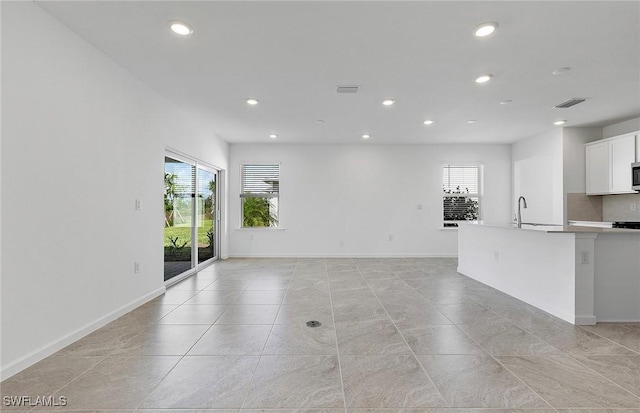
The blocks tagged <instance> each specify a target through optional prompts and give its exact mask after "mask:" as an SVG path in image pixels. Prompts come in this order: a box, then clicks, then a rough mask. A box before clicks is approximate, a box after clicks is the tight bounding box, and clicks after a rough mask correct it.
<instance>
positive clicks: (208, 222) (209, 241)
mask: <svg viewBox="0 0 640 413" xmlns="http://www.w3.org/2000/svg"><path fill="white" fill-rule="evenodd" d="M216 178H217V176H216V174H215V173H214V172H211V171H208V170H206V169H202V168H200V167H199V168H198V198H197V199H198V220H197V222H196V225H197V226H198V264H201V263H203V262H205V261H207V260H210V259H212V258H214V257H215V255H216V253H215V251H216V232H215V230H216V218H217V217H216Z"/></svg>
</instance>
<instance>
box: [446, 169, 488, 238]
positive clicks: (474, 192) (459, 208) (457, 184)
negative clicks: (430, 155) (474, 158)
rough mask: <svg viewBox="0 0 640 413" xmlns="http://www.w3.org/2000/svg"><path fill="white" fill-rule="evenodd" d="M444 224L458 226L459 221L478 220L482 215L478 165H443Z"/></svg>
mask: <svg viewBox="0 0 640 413" xmlns="http://www.w3.org/2000/svg"><path fill="white" fill-rule="evenodd" d="M442 191H443V193H442V196H443V198H442V212H443V216H442V218H443V226H444V227H457V226H458V224H457V222H459V221H477V220H478V219H479V215H480V193H479V192H480V172H479V166H478V165H471V166H455V165H443V166H442Z"/></svg>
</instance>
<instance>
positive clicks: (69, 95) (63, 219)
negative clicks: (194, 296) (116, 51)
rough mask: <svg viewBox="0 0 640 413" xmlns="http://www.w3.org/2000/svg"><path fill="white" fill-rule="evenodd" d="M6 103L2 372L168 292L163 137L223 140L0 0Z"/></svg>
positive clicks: (205, 151)
mask: <svg viewBox="0 0 640 413" xmlns="http://www.w3.org/2000/svg"><path fill="white" fill-rule="evenodd" d="M2 103H3V107H2V110H3V112H2V138H3V140H2V145H3V148H2V202H3V204H2V237H3V243H2V296H1V298H2V304H1V308H2V360H1V362H2V365H1V366H2V375H3V377H7V376H9V375H11V374H13V373H15V372H17V371H19V370H20V369H22V368H24V367H26V366H28V365H30V364H32V363H34V362H35V361H37V360H39V359H40V358H43V357H45V356H47V355H48V354H50V353H52V352H53V351H55V350H57V349H58V348H60V347H62V346H64V345H65V344H68V343H69V342H70V341H73V340H74V339H77V338H79V336H81V335H83V334H86V333H88V332H90V331H91V330H92V329H95V328H97V327H99V326H100V325H101V324H103V323H106V322H107V321H110V320H111V319H113V318H114V317H115V316H117V315H119V314H120V313H122V312H123V311H126V310H127V309H129V308H131V307H132V306H134V305H137V304H139V303H141V302H142V301H144V300H146V299H149V298H151V297H153V296H154V295H156V294H158V293H161V292H162V291H163V289H164V287H163V267H162V266H163V247H162V245H163V241H162V240H163V224H162V222H163V219H162V217H163V203H162V192H163V180H162V175H163V157H164V149H165V146H170V147H173V148H175V149H178V150H180V151H182V152H185V153H189V154H192V155H195V156H197V157H199V158H201V159H202V160H204V161H207V162H209V163H211V164H214V165H217V166H219V167H222V168H226V167H227V156H228V145H227V144H226V143H225V142H223V141H221V140H219V139H216V138H215V137H213V135H212V134H211V133H210V132H209V131H208V130H207V128H206V127H205V126H204V125H203V124H199V123H197V122H195V121H194V120H191V119H189V118H187V117H186V116H185V115H183V114H182V113H181V112H179V111H178V110H177V109H176V108H175V107H174V106H173V105H172V104H171V103H170V102H168V101H166V100H165V99H163V98H162V97H160V96H159V95H158V94H156V93H154V92H153V91H151V90H150V89H149V88H148V87H147V86H145V85H144V84H143V83H142V82H140V81H139V80H137V79H136V78H134V77H133V76H131V75H130V74H129V73H127V72H126V71H124V70H123V69H122V68H121V67H120V66H118V65H116V64H115V63H113V62H112V61H111V60H109V59H108V58H107V57H105V56H104V55H103V54H102V53H101V52H99V51H98V50H96V49H95V48H94V47H93V46H91V45H89V44H88V43H86V42H85V41H84V40H83V39H81V38H80V37H78V36H77V35H76V34H75V33H73V32H71V31H70V30H68V29H67V28H66V27H64V26H63V25H62V24H60V23H59V22H58V21H57V20H55V19H53V18H52V17H51V16H50V15H48V14H47V13H46V12H44V11H43V10H41V9H40V8H39V7H38V6H36V5H35V4H34V3H33V2H20V3H11V2H3V4H2ZM135 199H140V200H141V201H142V210H141V211H135V210H134V200H135ZM225 244H226V242H225V241H224V240H223V245H225ZM223 254H225V252H223ZM134 261H138V262H139V263H140V265H141V272H140V274H135V275H134V274H133V263H134Z"/></svg>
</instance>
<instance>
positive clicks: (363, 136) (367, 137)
mask: <svg viewBox="0 0 640 413" xmlns="http://www.w3.org/2000/svg"><path fill="white" fill-rule="evenodd" d="M370 137H371V135H368V134H366V133H365V134H364V135H362V139H369V138H370Z"/></svg>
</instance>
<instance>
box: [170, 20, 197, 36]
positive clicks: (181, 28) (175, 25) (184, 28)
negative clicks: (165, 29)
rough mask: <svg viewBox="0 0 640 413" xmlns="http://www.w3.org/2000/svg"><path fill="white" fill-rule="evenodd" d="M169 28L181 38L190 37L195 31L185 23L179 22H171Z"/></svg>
mask: <svg viewBox="0 0 640 413" xmlns="http://www.w3.org/2000/svg"><path fill="white" fill-rule="evenodd" d="M169 28H170V29H171V31H172V32H174V33H175V34H179V35H180V36H188V35H190V34H192V33H193V29H192V28H191V26H189V25H188V24H187V23H185V22H181V21H178V20H174V21H170V22H169Z"/></svg>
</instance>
